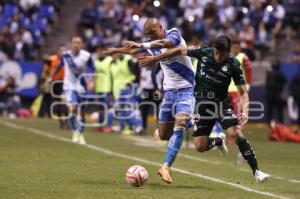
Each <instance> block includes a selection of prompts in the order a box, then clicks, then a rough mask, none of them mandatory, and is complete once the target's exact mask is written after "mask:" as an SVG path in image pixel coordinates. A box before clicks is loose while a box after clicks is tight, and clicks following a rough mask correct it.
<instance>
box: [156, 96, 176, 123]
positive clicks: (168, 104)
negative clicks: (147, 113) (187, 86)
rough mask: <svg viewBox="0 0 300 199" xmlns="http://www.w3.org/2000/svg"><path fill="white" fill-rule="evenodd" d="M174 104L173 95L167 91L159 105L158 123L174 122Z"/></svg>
mask: <svg viewBox="0 0 300 199" xmlns="http://www.w3.org/2000/svg"><path fill="white" fill-rule="evenodd" d="M173 104H174V93H173V92H171V91H167V92H166V93H165V94H164V98H163V100H162V103H161V105H160V109H159V116H158V122H159V123H171V122H175V117H174V113H173Z"/></svg>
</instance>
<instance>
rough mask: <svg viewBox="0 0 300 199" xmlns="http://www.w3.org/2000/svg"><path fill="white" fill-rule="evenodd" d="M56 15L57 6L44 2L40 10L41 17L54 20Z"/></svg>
mask: <svg viewBox="0 0 300 199" xmlns="http://www.w3.org/2000/svg"><path fill="white" fill-rule="evenodd" d="M54 15H55V8H54V6H52V5H48V4H43V5H42V6H41V7H40V10H39V17H41V18H45V19H47V20H52V19H53V17H54Z"/></svg>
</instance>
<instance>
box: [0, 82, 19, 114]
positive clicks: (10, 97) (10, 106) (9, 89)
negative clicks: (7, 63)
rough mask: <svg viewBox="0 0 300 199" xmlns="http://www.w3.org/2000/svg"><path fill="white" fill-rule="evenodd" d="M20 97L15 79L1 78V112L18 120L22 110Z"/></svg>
mask: <svg viewBox="0 0 300 199" xmlns="http://www.w3.org/2000/svg"><path fill="white" fill-rule="evenodd" d="M20 101H21V100H20V97H19V96H18V94H17V92H16V83H15V79H14V78H13V77H10V76H9V77H6V78H5V77H2V76H1V77H0V112H1V113H2V114H4V115H5V116H6V115H7V116H8V117H9V118H11V119H14V118H16V114H17V110H18V109H19V108H20Z"/></svg>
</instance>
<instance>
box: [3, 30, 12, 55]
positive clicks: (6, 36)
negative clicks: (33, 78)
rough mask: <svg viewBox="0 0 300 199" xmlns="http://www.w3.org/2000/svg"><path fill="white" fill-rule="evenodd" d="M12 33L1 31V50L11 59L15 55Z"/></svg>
mask: <svg viewBox="0 0 300 199" xmlns="http://www.w3.org/2000/svg"><path fill="white" fill-rule="evenodd" d="M12 38H13V37H12V35H11V34H10V33H9V32H8V33H7V32H5V31H3V33H0V50H1V51H2V52H3V53H4V54H5V55H6V56H7V57H8V58H10V59H13V57H14V45H13V43H12V42H11V41H12Z"/></svg>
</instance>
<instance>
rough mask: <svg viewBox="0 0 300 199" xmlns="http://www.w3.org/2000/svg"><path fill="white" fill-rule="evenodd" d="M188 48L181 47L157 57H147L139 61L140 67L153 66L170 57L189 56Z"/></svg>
mask: <svg viewBox="0 0 300 199" xmlns="http://www.w3.org/2000/svg"><path fill="white" fill-rule="evenodd" d="M187 50H188V48H187V47H179V48H172V49H170V50H167V51H166V52H164V53H162V54H160V55H157V56H147V57H144V58H142V59H140V61H139V66H140V67H144V66H151V65H153V64H154V63H155V62H158V61H160V60H162V59H166V58H170V57H176V56H178V55H187Z"/></svg>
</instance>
